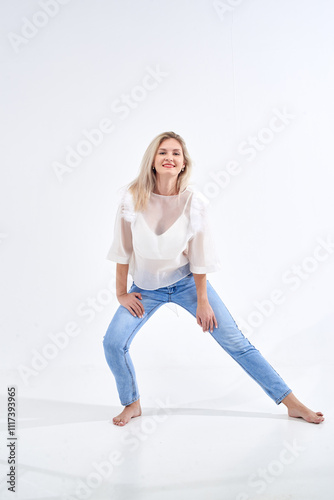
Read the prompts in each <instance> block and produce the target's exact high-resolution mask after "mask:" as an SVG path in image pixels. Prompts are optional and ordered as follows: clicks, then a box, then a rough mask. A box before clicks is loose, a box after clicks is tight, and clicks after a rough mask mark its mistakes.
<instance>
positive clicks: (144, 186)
mask: <svg viewBox="0 0 334 500" xmlns="http://www.w3.org/2000/svg"><path fill="white" fill-rule="evenodd" d="M165 139H176V140H177V141H178V142H179V143H180V144H181V147H182V151H183V156H184V170H183V171H181V172H180V173H179V175H178V177H177V181H176V190H177V193H178V195H180V193H182V192H183V191H184V190H185V189H186V187H187V186H188V184H189V181H190V177H191V170H192V161H191V158H190V156H189V153H188V150H187V146H186V143H185V142H184V140H183V139H182V137H181V136H180V135H178V134H176V133H175V132H163V133H162V134H159V135H157V136H156V137H155V138H154V139H153V140H152V141H151V143H150V144H149V146H148V147H147V149H146V151H145V153H144V156H143V158H142V161H141V164H140V171H139V174H138V176H137V177H136V179H135V180H134V181H132V182H131V183H130V184H128V185H127V186H126V187H127V189H128V190H129V191H130V193H131V194H132V196H133V204H134V209H135V211H142V210H145V207H146V205H147V202H148V199H149V197H150V194H151V192H152V191H153V190H154V188H155V184H156V172H155V170H153V169H152V165H153V162H154V158H155V155H156V153H157V151H158V148H159V146H160V144H161V143H162V142H163V141H164V140H165Z"/></svg>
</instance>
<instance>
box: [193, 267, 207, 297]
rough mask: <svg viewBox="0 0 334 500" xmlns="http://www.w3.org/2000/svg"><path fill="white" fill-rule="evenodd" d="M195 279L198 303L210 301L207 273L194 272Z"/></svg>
mask: <svg viewBox="0 0 334 500" xmlns="http://www.w3.org/2000/svg"><path fill="white" fill-rule="evenodd" d="M193 276H194V280H195V285H196V290H197V304H199V303H203V302H208V295H207V290H206V274H194V273H193Z"/></svg>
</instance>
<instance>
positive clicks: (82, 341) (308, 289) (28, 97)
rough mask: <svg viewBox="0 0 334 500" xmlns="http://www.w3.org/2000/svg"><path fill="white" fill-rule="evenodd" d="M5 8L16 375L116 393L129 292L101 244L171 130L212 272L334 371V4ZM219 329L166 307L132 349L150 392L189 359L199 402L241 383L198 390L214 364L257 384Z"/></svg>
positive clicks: (98, 393)
mask: <svg viewBox="0 0 334 500" xmlns="http://www.w3.org/2000/svg"><path fill="white" fill-rule="evenodd" d="M1 11H2V14H1V21H0V22H1V40H2V42H1V56H2V78H1V96H2V131H1V138H2V142H3V147H2V165H1V185H0V189H1V207H2V208H1V218H0V236H1V239H0V254H1V285H2V294H1V336H2V342H1V346H2V347H1V367H2V373H3V375H4V376H3V380H4V384H3V386H2V387H1V389H0V390H1V392H2V393H3V394H5V392H6V390H7V389H6V387H7V385H8V384H16V385H17V386H18V388H19V392H20V394H21V395H22V397H23V396H25V397H31V398H37V399H38V398H40V399H58V400H59V399H61V400H63V401H73V400H74V401H79V402H80V401H84V402H85V403H89V402H91V403H97V402H99V403H101V404H111V403H112V404H116V405H117V404H119V401H118V395H117V392H116V386H115V384H114V381H113V376H112V374H111V373H110V372H109V368H108V366H107V364H106V362H105V358H104V353H103V348H102V339H103V336H104V334H105V331H106V329H107V327H108V325H109V322H110V321H111V319H112V317H113V314H114V313H115V311H116V309H117V307H118V306H119V304H118V302H117V300H116V297H115V269H116V264H115V263H112V262H110V261H108V260H106V258H105V257H106V253H107V251H108V249H109V246H110V244H111V241H112V237H113V228H114V220H115V215H116V209H117V203H118V190H119V188H120V187H121V186H123V185H125V184H127V183H128V182H130V181H131V180H132V179H133V178H134V177H135V176H136V175H137V173H138V170H139V164H140V161H141V158H142V155H143V153H144V151H145V149H146V147H147V146H148V144H149V142H150V141H151V140H152V139H153V137H155V136H156V135H157V134H159V133H160V132H163V131H169V130H173V131H175V132H177V133H178V134H180V135H181V136H182V137H183V138H184V139H185V141H186V143H187V146H188V149H189V152H190V155H191V157H192V159H193V161H194V169H193V179H192V180H193V182H194V183H195V184H196V185H197V186H198V188H199V189H200V190H201V191H202V193H203V194H205V195H206V196H207V197H208V198H209V199H210V202H211V203H210V211H211V219H212V227H213V228H214V229H215V231H214V237H215V241H216V244H217V248H218V251H219V255H220V257H221V262H222V270H221V271H220V272H216V273H212V274H210V275H208V276H207V277H208V279H209V281H210V283H211V284H212V285H213V286H214V287H215V289H216V290H217V292H218V293H219V295H220V296H221V298H222V300H223V301H224V302H225V304H226V306H227V307H228V309H229V310H230V312H231V313H232V315H233V317H234V318H235V319H236V321H237V323H238V325H239V326H240V328H241V329H242V331H243V332H244V334H245V335H246V336H248V337H249V338H250V340H251V341H253V343H254V344H255V345H256V346H257V347H259V348H260V349H261V351H262V352H263V353H264V354H265V355H266V356H268V358H269V359H270V361H272V362H273V364H274V365H275V367H279V371H282V372H283V374H284V375H285V374H289V376H290V379H289V380H288V382H289V383H290V384H291V385H293V383H295V384H298V383H300V387H303V383H302V382H299V380H301V381H303V380H306V381H307V383H311V378H312V371H310V370H312V363H313V362H316V363H319V362H320V363H321V364H322V366H323V370H324V372H323V373H324V374H326V369H327V367H328V366H329V363H330V359H329V352H330V351H331V349H332V348H333V336H332V335H331V333H332V329H333V307H332V304H333V302H332V301H333V299H332V297H333V288H332V283H333V271H334V244H333V242H334V229H333V208H334V204H333V197H332V190H333V180H334V174H333V160H332V144H333V133H334V123H333V116H334V109H333V98H332V89H333V88H334V78H333V77H334V73H333V69H334V59H333V47H334V33H333V29H332V24H333V23H332V20H333V15H334V4H333V3H332V2H330V1H329V0H327V1H326V0H321V1H319V2H316V3H315V2H314V1H311V0H303V1H302V0H295V1H293V2H291V1H288V0H282V1H280V2H276V1H274V0H244V1H233V2H232V0H226V1H225V2H213V1H207V0H193V1H190V0H181V1H180V0H178V1H176V0H170V1H168V2H165V1H159V0H158V1H157V0H156V1H152V0H151V1H150V0H140V1H136V0H131V1H130V0H125V1H116V0H109V1H107V0H97V1H94V2H93V1H88V0H71V1H69V0H67V1H65V0H62V1H60V0H39V1H32V0H29V1H28V0H25V1H23V0H21V1H16V2H10V1H2V2H1ZM131 281H132V280H131V278H130V277H129V284H130V283H131ZM208 336H209V333H205V334H204V333H203V332H202V330H201V329H200V327H199V326H198V325H197V324H196V320H195V318H193V317H192V316H190V315H189V313H187V312H186V311H184V310H182V309H180V308H179V307H178V306H177V307H172V306H170V307H169V306H164V307H163V308H161V309H159V311H158V312H157V313H156V314H155V316H154V317H152V318H151V319H150V320H149V322H148V323H146V325H145V326H144V327H143V328H142V330H141V332H139V333H138V335H137V337H136V338H135V340H134V341H133V344H132V347H131V352H132V357H133V360H134V363H135V366H136V369H137V371H138V372H139V373H138V379H139V384H140V386H141V389H142V392H143V397H146V398H150V397H151V395H152V390H153V388H152V387H151V385H150V384H151V381H152V378H154V377H155V378H158V379H159V383H160V388H159V390H157V392H156V394H155V396H158V395H160V396H161V397H163V391H164V390H165V388H166V387H168V371H169V370H177V369H180V370H182V369H185V376H184V378H183V380H182V379H181V380H180V384H181V385H182V387H183V394H185V393H186V394H187V398H186V399H191V398H194V399H196V398H198V397H199V396H200V395H201V397H205V395H208V397H209V396H214V395H216V396H220V395H222V394H223V393H224V391H225V392H227V391H228V390H229V387H227V385H228V382H226V385H225V386H224V387H221V384H220V385H219V384H218V383H216V385H212V381H211V379H210V376H209V375H208V378H207V382H208V383H207V384H206V382H205V380H204V382H203V384H202V386H201V387H197V389H196V390H195V388H194V387H193V383H192V381H194V380H197V379H198V380H202V381H203V373H212V371H213V372H214V373H216V374H219V376H221V377H223V376H224V375H225V374H226V375H227V374H228V376H229V378H227V379H226V380H227V381H230V382H231V383H232V382H235V384H236V387H237V386H238V384H239V383H240V387H245V384H248V383H249V386H247V387H252V388H253V385H252V384H254V383H253V382H252V381H248V379H247V381H245V375H244V373H243V372H241V371H240V368H239V367H238V366H235V363H234V362H233V361H232V360H230V359H229V358H228V356H227V355H224V354H223V353H222V352H221V349H220V348H219V346H217V344H216V343H215V342H214V341H213V340H212V339H208ZM162 368H163V369H164V372H163V374H161V370H162ZM205 370H207V371H205ZM204 379H205V375H204ZM209 382H210V383H209ZM234 387H235V386H234ZM240 390H241V389H240ZM256 390H257V389H256ZM258 390H259V391H261V389H258ZM254 391H255V389H254ZM169 395H171V397H173V391H172V389H170V390H169ZM268 404H269V403H268Z"/></svg>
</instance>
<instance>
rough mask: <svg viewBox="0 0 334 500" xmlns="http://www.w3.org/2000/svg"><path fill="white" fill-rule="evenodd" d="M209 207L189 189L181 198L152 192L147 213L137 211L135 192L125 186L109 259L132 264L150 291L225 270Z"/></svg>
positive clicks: (140, 282)
mask: <svg viewBox="0 0 334 500" xmlns="http://www.w3.org/2000/svg"><path fill="white" fill-rule="evenodd" d="M208 205H209V200H208V199H207V198H206V197H205V196H204V195H203V194H202V193H200V192H199V191H198V190H197V189H196V188H194V187H193V186H188V187H187V188H186V189H185V190H184V191H183V192H182V193H180V194H179V195H175V196H164V195H160V194H155V193H151V194H150V198H149V200H148V203H147V206H146V208H145V210H144V211H142V212H135V210H134V204H133V198H132V194H131V193H130V192H129V191H128V190H127V189H126V188H122V189H121V195H120V201H119V206H118V210H117V214H116V220H115V226H114V239H113V242H112V245H111V247H110V249H109V251H108V253H107V256H106V258H107V259H109V260H111V261H113V262H118V263H120V264H129V274H130V275H131V276H132V278H133V281H134V283H135V284H136V285H137V286H138V287H139V288H143V289H145V290H156V289H157V288H161V287H165V286H168V285H172V284H173V283H176V282H177V281H179V280H181V279H182V278H184V277H185V276H187V275H188V274H190V273H191V272H192V273H195V274H206V273H211V272H214V271H218V270H220V269H221V263H220V261H219V259H218V257H217V255H216V250H215V245H214V240H213V238H212V232H211V226H210V220H209V214H208Z"/></svg>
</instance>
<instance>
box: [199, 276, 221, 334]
mask: <svg viewBox="0 0 334 500" xmlns="http://www.w3.org/2000/svg"><path fill="white" fill-rule="evenodd" d="M193 276H194V280H195V285H196V291H197V310H196V319H197V324H198V325H199V326H201V327H202V328H203V332H207V331H209V330H210V332H211V333H212V332H213V328H214V327H216V328H218V323H217V320H216V316H215V313H214V311H213V309H212V307H211V306H210V303H209V299H208V294H207V289H206V274H194V273H193Z"/></svg>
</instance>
